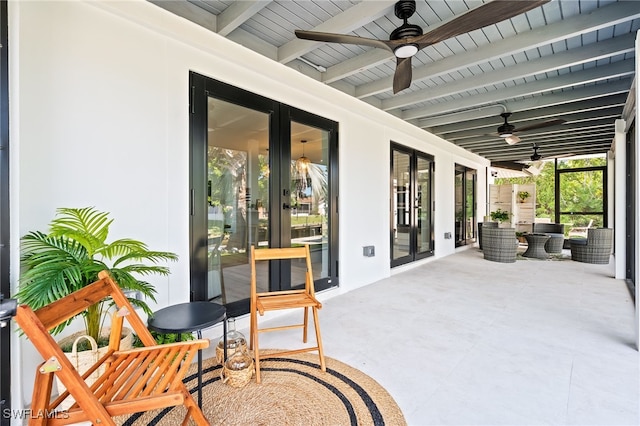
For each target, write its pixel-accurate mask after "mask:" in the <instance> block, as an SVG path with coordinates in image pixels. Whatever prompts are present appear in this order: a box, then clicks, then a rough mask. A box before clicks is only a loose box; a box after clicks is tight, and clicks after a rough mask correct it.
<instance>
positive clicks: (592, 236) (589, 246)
mask: <svg viewBox="0 0 640 426" xmlns="http://www.w3.org/2000/svg"><path fill="white" fill-rule="evenodd" d="M569 241H570V244H571V260H575V261H577V262H583V263H597V264H601V265H606V264H608V263H609V260H610V256H611V250H612V248H613V229H611V228H589V229H588V230H587V238H586V239H584V238H572V239H571V240H569Z"/></svg>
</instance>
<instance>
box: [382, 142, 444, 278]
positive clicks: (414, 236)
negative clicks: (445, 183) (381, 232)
mask: <svg viewBox="0 0 640 426" xmlns="http://www.w3.org/2000/svg"><path fill="white" fill-rule="evenodd" d="M394 151H397V152H401V153H403V154H407V155H408V156H409V174H410V176H409V187H410V189H409V193H410V194H411V197H409V198H408V199H407V200H408V207H407V208H408V209H409V254H408V255H407V256H403V257H399V258H397V259H394V258H393V247H394V229H395V226H396V224H395V223H394V212H393V210H394V202H393V201H394V200H393V197H394V185H393V178H394V158H393V153H394ZM418 158H423V159H426V160H428V161H429V162H430V170H429V172H430V173H429V174H430V176H429V188H427V189H426V191H425V190H424V189H421V192H422V193H423V194H426V195H427V196H428V197H429V201H428V203H427V205H428V206H429V221H430V225H429V229H430V231H431V232H430V235H429V238H430V244H429V245H430V249H429V250H423V251H418V214H417V212H418V209H417V208H416V207H417V206H416V205H415V201H416V200H415V196H414V195H413V194H418ZM434 171H435V162H434V157H433V156H432V155H429V154H426V153H424V152H421V151H418V150H415V149H413V148H409V147H407V146H404V145H401V144H399V143H397V142H391V150H390V166H389V199H390V203H389V209H390V210H389V211H390V214H389V216H390V220H389V225H390V226H389V253H390V262H391V267H392V268H393V267H396V266H400V265H405V264H407V263H410V262H415V261H416V260H420V259H424V258H427V257H430V256H433V254H434V252H435V241H434V236H433V224H434V214H433V213H434V202H433V186H434Z"/></svg>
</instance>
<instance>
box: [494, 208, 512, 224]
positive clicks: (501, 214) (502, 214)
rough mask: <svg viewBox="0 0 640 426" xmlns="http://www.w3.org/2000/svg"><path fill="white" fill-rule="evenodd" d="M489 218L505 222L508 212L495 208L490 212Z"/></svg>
mask: <svg viewBox="0 0 640 426" xmlns="http://www.w3.org/2000/svg"><path fill="white" fill-rule="evenodd" d="M490 215H491V220H492V221H494V222H505V221H507V220H509V212H507V211H505V210H501V209H497V210H495V211H492V212H491V213H490Z"/></svg>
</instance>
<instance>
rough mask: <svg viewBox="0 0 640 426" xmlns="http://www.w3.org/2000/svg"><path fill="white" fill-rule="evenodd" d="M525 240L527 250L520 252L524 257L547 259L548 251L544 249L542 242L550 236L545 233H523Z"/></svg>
mask: <svg viewBox="0 0 640 426" xmlns="http://www.w3.org/2000/svg"><path fill="white" fill-rule="evenodd" d="M524 238H526V240H527V244H528V247H527V251H525V252H524V253H522V256H524V257H533V258H536V259H547V258H549V253H547V251H546V250H545V249H544V244H545V243H546V242H547V240H548V239H549V238H550V237H549V236H548V235H546V234H524Z"/></svg>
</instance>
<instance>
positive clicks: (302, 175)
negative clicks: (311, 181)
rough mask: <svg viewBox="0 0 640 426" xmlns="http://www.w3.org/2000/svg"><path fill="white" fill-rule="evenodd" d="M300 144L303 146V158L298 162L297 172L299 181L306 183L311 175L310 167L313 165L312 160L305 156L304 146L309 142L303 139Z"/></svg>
mask: <svg viewBox="0 0 640 426" xmlns="http://www.w3.org/2000/svg"><path fill="white" fill-rule="evenodd" d="M300 143H301V144H302V156H301V157H300V158H298V159H297V160H296V172H297V174H298V178H299V179H303V180H305V181H306V180H307V177H308V174H309V165H310V164H311V160H309V158H307V157H305V155H304V144H306V143H307V140H306V139H302V140H301V141H300Z"/></svg>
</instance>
